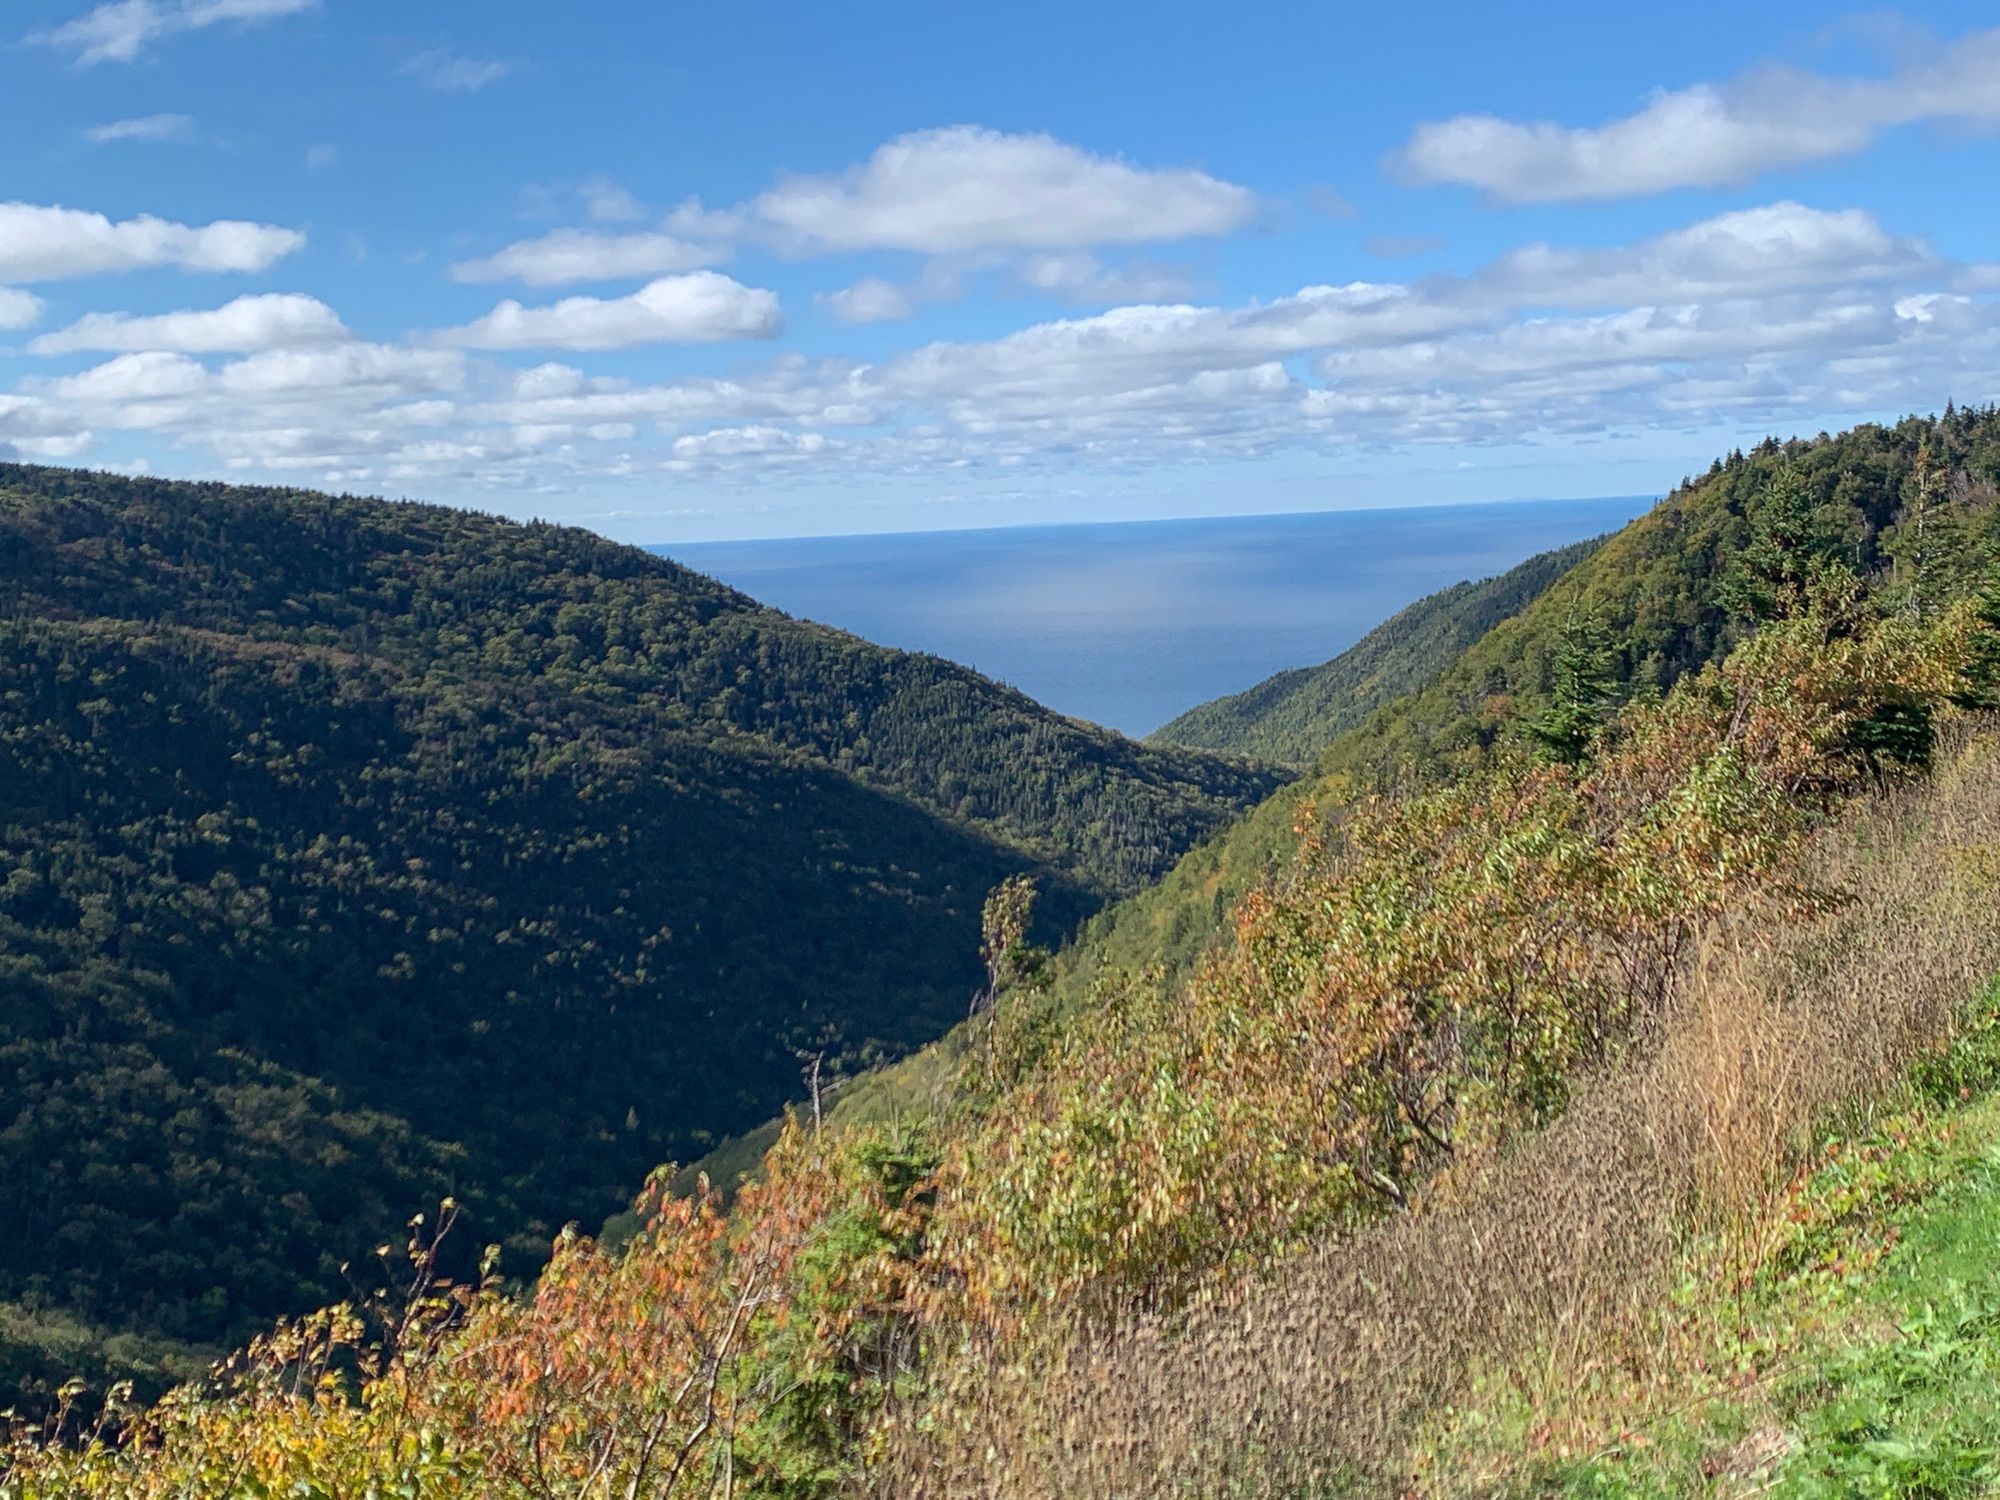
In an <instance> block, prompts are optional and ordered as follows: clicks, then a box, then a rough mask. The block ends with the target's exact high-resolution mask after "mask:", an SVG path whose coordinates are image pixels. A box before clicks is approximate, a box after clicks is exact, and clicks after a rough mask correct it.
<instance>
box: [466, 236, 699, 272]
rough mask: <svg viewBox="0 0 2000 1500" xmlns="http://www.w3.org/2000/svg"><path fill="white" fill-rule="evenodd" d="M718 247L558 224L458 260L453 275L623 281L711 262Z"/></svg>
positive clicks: (672, 237)
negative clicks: (474, 257) (477, 256)
mask: <svg viewBox="0 0 2000 1500" xmlns="http://www.w3.org/2000/svg"><path fill="white" fill-rule="evenodd" d="M720 258H721V257H720V256H719V255H718V253H717V252H715V251H714V250H711V249H708V248H706V247H704V246H701V245H696V244H692V243H690V242H689V241H687V240H683V239H678V238H676V237H675V236H673V235H670V234H597V233H593V232H591V231H589V230H584V229H558V230H556V231H555V232H554V233H552V234H545V235H542V236H541V237H540V238H538V239H532V240H520V241H518V242H516V243H515V244H512V245H509V246H507V247H506V248H505V249H504V250H500V251H498V252H496V253H495V254H493V255H489V256H486V257H485V258H483V259H480V260H463V261H459V262H458V263H457V264H456V265H454V266H453V267H452V268H451V277H452V280H454V281H466V282H482V281H520V282H525V283H526V284H527V285H529V286H564V285H568V284H571V283H574V282H579V281H622V280H626V279H628V278H636V277H641V276H662V275H666V274H668V273H670V272H674V271H692V270H695V269H696V268H697V267H700V266H707V265H713V264H714V263H715V262H716V261H717V260H718V259H720Z"/></svg>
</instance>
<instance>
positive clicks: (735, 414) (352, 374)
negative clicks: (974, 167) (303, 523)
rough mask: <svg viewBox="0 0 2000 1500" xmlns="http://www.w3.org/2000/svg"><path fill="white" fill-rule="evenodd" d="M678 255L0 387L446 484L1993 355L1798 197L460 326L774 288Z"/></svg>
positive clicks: (1157, 437)
mask: <svg viewBox="0 0 2000 1500" xmlns="http://www.w3.org/2000/svg"><path fill="white" fill-rule="evenodd" d="M1030 258H1031V257H1030V256H1026V255H1014V256H1010V257H1007V258H1006V259H1004V260H1003V261H1002V262H1001V263H1000V264H1001V266H1002V268H1003V269H1005V270H1009V271H1011V270H1012V269H1014V268H1015V267H1017V266H1019V265H1021V264H1024V263H1025V262H1026V261H1027V260H1029V259H1030ZM1059 269H1062V268H1059ZM1073 269H1074V272H1075V274H1078V275H1081V274H1083V271H1084V269H1085V268H1082V267H1077V268H1073ZM1050 274H1056V273H1054V272H1052V273H1050ZM690 283H698V284H702V285H705V286H706V287H707V288H708V290H709V292H711V293H713V294H714V295H713V296H712V297H710V298H707V299H705V298H704V297H701V296H691V295H689V294H690V293H691V292H692V291H693V290H694V288H693V287H692V286H691V285H690ZM661 287H670V288H672V289H673V291H672V294H671V295H665V294H663V295H658V296H653V297H648V295H647V293H641V294H639V295H638V296H636V297H632V298H613V299H597V298H587V297H577V298H571V299H569V300H567V301H565V302H560V303H556V304H554V305H552V306H545V307H537V308H527V307H522V306H521V305H520V304H518V303H507V304H502V307H501V308H500V309H498V310H496V314H495V316H494V317H492V318H489V319H483V320H481V322H480V323H477V324H474V325H472V327H471V328H470V329H460V330H455V331H450V332H447V333H446V334H444V335H442V336H441V342H442V343H443V344H444V346H443V347H440V346H439V345H438V344H436V343H434V344H432V345H430V346H426V347H416V348H411V347H392V346H383V345H370V344H361V343H357V342H354V341H352V340H349V341H346V342H340V343H327V344H322V345H313V346H310V347H301V348H285V349H273V350H267V351H263V352H260V353H256V354H252V355H250V356H248V357H245V358H237V359H230V360H220V361H218V360H215V359H203V358H200V357H195V351H194V350H193V349H192V348H191V347H188V348H180V349H150V350H136V349H135V350H129V351H126V352H122V353H120V354H118V356H117V357H116V358H113V359H110V360H107V361H106V362H105V363H103V364H101V365H99V366H97V367H96V368H95V369H93V370H87V371H83V372H80V373H79V374H76V375H70V376H64V377H62V378H60V379H52V378H32V379H28V380H24V381H23V382H21V383H20V385H19V386H18V387H17V388H16V389H15V390H14V391H13V392H12V393H7V394H0V442H7V443H11V444H13V445H14V446H15V447H16V448H18V449H20V450H21V451H24V452H25V451H30V450H29V448H28V446H27V445H29V444H44V445H45V444H50V443H56V444H70V445H77V444H81V443H83V442H85V441H86V439H85V438H84V437H83V436H81V435H83V434H97V435H99V437H100V438H103V437H106V436H107V435H110V434H118V433H125V434H130V433H135V432H150V433H156V434H158V436H157V437H152V438H148V439H147V449H148V451H149V452H150V453H153V454H154V456H155V457H156V458H158V457H160V456H161V454H160V450H159V449H157V448H155V447H154V446H153V445H154V443H156V442H157V443H165V444H168V445H170V446H173V447H176V448H178V449H183V450H195V451H198V452H200V453H203V454H205V455H207V456H208V458H209V459H210V460H212V461H215V462H219V463H221V464H222V465H224V466H226V467H228V468H229V469H231V470H232V471H241V472H244V473H256V472H267V473H270V474H272V475H283V476H286V477H290V478H297V479H304V480H310V481H314V482H319V483H326V484H339V485H343V486H348V487H357V486H364V487H365V486H370V485H379V486H389V485H393V486H396V487H399V488H405V489H415V488H416V487H418V486H434V487H436V488H437V489H438V490H445V489H447V488H448V489H449V490H450V491H451V492H455V493H459V494H469V493H471V492H473V491H474V490H479V489H484V490H487V491H490V492H512V493H515V494H520V493H525V492H529V491H532V490H534V489H537V488H543V487H553V488H567V489H575V488H578V487H580V486H585V485H609V484H614V483H625V482H631V483H635V484H636V483H643V482H645V481H647V480H648V479H651V480H654V481H658V480H660V479H661V478H663V477H672V478H676V479H679V478H686V477H689V476H715V477H719V478H726V479H727V480H729V481H730V482H732V483H733V482H736V481H743V482H750V481H753V480H755V479H756V477H757V476H758V475H760V474H764V473H788V472H800V471H809V472H811V473H813V474H814V475H815V476H821V475H845V476H849V477H857V478H858V477H861V476H868V477H871V478H879V477H896V478H901V479H909V480H912V481H922V482H924V483H926V484H929V483H932V482H934V481H935V480H937V479H938V478H940V477H948V478H949V479H950V480H951V482H952V483H953V484H954V485H956V483H957V481H958V479H959V477H960V476H977V475H980V474H987V475H993V476H1005V475H1007V474H1018V473H1021V472H1023V471H1034V470H1041V471H1047V470H1050V469H1057V468H1062V469H1068V470H1072V471H1074V470H1076V469H1079V468H1095V469H1097V470H1099V471H1104V470H1105V469H1107V468H1129V469H1134V470H1136V469H1139V468H1142V467H1144V466H1148V465H1157V464H1165V463H1175V464H1184V463H1198V462H1207V461H1211V460H1232V459H1238V458H1245V457H1256V456H1265V455H1270V454H1274V453H1279V452H1284V451H1287V450H1302V451H1307V452H1312V453H1316V454H1322V455H1324V454H1346V453H1352V452H1355V451H1357V450H1365V449H1370V448H1405V447H1409V446H1412V445H1423V444H1451V445H1454V446H1455V448H1456V449H1457V450H1458V451H1457V452H1455V453H1454V455H1453V457H1454V458H1455V459H1457V458H1462V457H1463V456H1464V454H1465V453H1466V452H1467V451H1469V450H1470V449H1471V448H1472V447H1474V446H1476V445H1479V444H1509V445H1520V444H1534V443H1548V442H1559V441H1561V442H1567V441H1573V440H1577V439H1596V438H1600V437H1603V436H1604V435H1606V434H1607V433H1625V432H1633V431H1638V430H1643V429H1647V428H1652V429H1663V430H1673V431H1684V430H1686V429H1688V428H1691V427H1697V426H1706V425H1714V424H1716V423H1727V424H1728V425H1731V426H1736V427H1751V428H1756V427H1764V428H1769V429H1776V430H1783V429H1785V428H1787V427H1806V428H1808V429H1810V428H1812V427H1819V426H1831V425H1836V423H1837V422H1838V421H1839V419H1840V418H1841V417H1843V416H1845V417H1848V418H1850V419H1851V418H1855V417H1863V416H1873V415H1878V414H1881V413H1884V412H1892V411H1896V410H1911V409H1915V410H1921V409H1924V408H1926V407H1932V406H1936V405H1938V404H1941V403H1942V401H1943V400H1944V399H1945V397H1947V396H1951V395H1957V396H1959V397H1960V398H1961V399H1967V398H1970V399H1980V393H1982V392H1985V391H1989V390H1991V389H1993V388H1994V386H1995V384H1996V383H2000V301H1997V300H1996V296H1995V294H1996V292H2000V268H1996V267H1994V266H1989V265H1968V264H1964V263H1961V262H1956V261H1952V260H1950V259H1949V258H1947V257H1945V256H1944V255H1942V254H1941V253H1940V252H1939V251H1937V250H1936V249H1935V248H1934V247H1932V246H1931V245H1929V244H1928V243H1926V242H1924V241H1922V240H1918V239H1912V238H1909V237H1906V236H1902V235H1898V234H1895V233H1892V232H1891V231H1890V230H1888V229H1886V228H1885V227H1884V226H1883V225H1881V224H1880V223H1878V222H1877V221H1876V220H1875V219H1873V218H1871V217H1870V216H1868V215H1866V214H1862V213H1858V212H1853V211H1848V212H1829V211H1825V210H1818V209H1812V208H1807V207H1803V206H1801V205H1798V204H1794V203H1778V204H1773V205H1770V206H1768V207H1765V208H1759V209H1752V210H1746V211H1742V212H1738V213H1729V214H1720V215H1716V216H1713V217H1711V218H1709V219H1706V220H1703V221H1701V222H1699V223H1695V224H1691V225H1688V226H1686V227H1685V228H1681V229H1677V230H1673V231H1671V232H1669V233H1665V234H1660V235H1655V236H1652V237H1650V238H1647V239H1642V240H1638V241H1635V242H1633V243H1631V244H1628V245H1623V246H1616V247H1611V248H1591V249H1581V250H1580V249H1572V248H1568V247H1563V246H1556V245H1530V246H1525V247H1522V248H1520V249H1518V250H1515V251H1512V252H1510V253H1508V254H1506V255H1503V256H1500V257H1498V258H1497V259H1495V260H1494V261H1493V262H1491V263H1490V264H1488V265H1487V266H1485V267H1483V268H1481V269H1478V270H1475V271H1473V272H1470V273H1468V274H1464V275H1456V276H1426V277H1420V278H1417V279H1413V280H1410V281H1407V282H1401V283H1398V282H1356V283H1350V284H1348V285H1344V286H1309V287H1304V288H1301V289H1300V290H1298V291H1296V292H1293V293H1291V294H1290V295H1287V296H1282V297H1277V298H1273V299H1271V300H1268V301H1262V302H1251V303H1239V304H1234V305H1200V304H1197V303H1194V302H1189V301H1176V302H1166V303H1159V304H1150V305H1138V306H1126V307H1118V308H1113V309H1111V310H1109V311H1106V312H1102V313H1098V314H1096V315H1094V316H1088V317H1070V318H1062V319H1054V320H1050V321H1045V322H1040V323H1036V324H1033V325H1031V326H1028V327H1024V328H1020V329H1018V330H1016V331H1014V332H1012V333H1009V334H1007V335H1006V336H1004V337H1000V338H993V339H980V340H963V341H949V342H939V343H932V344H928V345H925V346H923V347H920V348H913V349H909V350H907V351H906V352H903V353H900V354H895V355H891V356H889V357H886V358H881V359H876V360H870V361H854V360H845V359H836V358H827V357H806V356H803V355H799V354H784V355H780V356H778V357H775V358H772V359H768V360H765V361H762V362H761V363H759V364H756V365H746V366H743V367H740V368H737V369H735V370H733V371H731V372H730V373H728V374H715V373H706V374H690V375H687V376H685V377H681V378H676V379H670V380H660V381H655V382H645V381H638V380H632V379H628V378H625V377H622V376H617V375H610V374H606V373H603V372H602V371H601V370H596V369H593V368H591V366H590V362H589V361H588V360H587V359H585V358H582V357H574V358H567V359H566V360H565V361H564V362H562V363H553V362H552V363H546V364H540V365H535V366H533V367H532V368H526V369H519V370H515V369H511V368H505V367H503V365H502V363H501V362H500V361H492V360H483V359H477V358H473V357H468V355H466V354H465V353H462V352H460V351H459V350H457V349H454V348H451V347H449V344H450V343H452V342H456V343H461V344H466V345H470V346H473V347H491V348H498V349H512V348H519V347H533V346H537V345H547V346H549V347H553V348H572V349H578V350H583V349H591V348H622V347H626V346H628V345H630V344H632V343H635V342H649V341H654V340H658V339H664V338H673V339H682V340H686V339H691V338H704V337H727V336H743V335H744V334H745V332H746V331H748V332H755V331H759V330H761V329H762V328H764V327H766V326H768V324H774V323H775V320H776V315H777V309H776V302H775V299H774V298H772V299H770V300H769V302H768V303H766V304H762V306H761V310H760V309H759V305H758V304H757V301H756V299H759V298H768V297H769V294H768V293H758V292H755V291H753V290H752V289H750V288H746V287H742V286H739V285H738V284H737V283H735V282H732V281H730V280H729V279H728V278H727V277H724V276H720V275H717V274H715V273H713V272H705V273H694V274H692V275H690V276H685V277H677V278H667V279H666V280H665V281H664V282H661V283H655V288H661ZM655 288H649V289H648V292H652V291H654V289H655ZM899 290H904V291H908V292H910V294H911V295H921V294H922V292H923V288H922V286H921V285H918V286H916V287H915V288H914V289H910V288H899ZM243 300H244V301H245V302H249V301H251V300H252V299H243ZM216 311H217V312H218V313H220V312H222V311H223V309H217V310H216ZM503 314H504V315H505V316H502V315H503ZM190 316H196V317H199V316H204V315H200V314H194V315H190ZM133 321H137V320H133ZM718 329H722V330H727V331H725V332H718ZM119 336H120V337H123V336H124V335H123V334H122V333H121V334H120V335H119ZM110 341H111V340H110V337H109V336H107V337H106V338H105V339H104V342H106V343H109V342H110ZM182 342H183V344H187V345H192V343H193V342H194V340H193V339H191V338H189V339H184V340H182ZM33 451H37V452H40V451H45V450H44V449H41V448H37V449H35V450H33ZM967 482H968V483H971V482H973V480H972V479H970V478H968V479H967ZM996 482H999V481H997V480H996Z"/></svg>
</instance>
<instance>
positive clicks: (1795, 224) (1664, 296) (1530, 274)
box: [1425, 202, 1937, 308]
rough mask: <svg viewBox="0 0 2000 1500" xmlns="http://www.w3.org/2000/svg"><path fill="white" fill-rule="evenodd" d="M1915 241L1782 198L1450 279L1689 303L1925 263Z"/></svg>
mask: <svg viewBox="0 0 2000 1500" xmlns="http://www.w3.org/2000/svg"><path fill="white" fill-rule="evenodd" d="M1936 265H1937V256H1936V255H1935V253H1934V252H1932V251H1931V250H1930V249H1929V248H1928V247H1927V246H1925V245H1924V244H1923V243H1922V242H1920V241H1917V240H1912V239H1906V238H1897V237H1895V236H1893V235H1891V234H1889V233H1888V232H1887V231H1886V230H1884V229H1883V228H1882V226H1881V224H1880V223H1878V222H1877V221H1876V220H1875V218H1874V217H1873V216H1872V215H1870V214H1867V213H1864V212H1863V211H1862V210H1860V209H1846V210H1841V211H1827V210H1823V209H1815V208H1808V207H1806V206H1804V205H1803V204H1799V203H1792V202H1784V203H1774V204H1770V205H1767V206H1765V207H1762V208H1751V209H1743V210H1739V211H1736V212H1732V213H1724V214H1718V215H1716V216H1715V217H1713V218H1709V219H1704V220H1702V221H1701V222H1699V223H1697V224H1692V225H1689V226H1688V227H1687V228H1685V229H1677V230H1671V231H1669V232H1667V233H1665V234H1660V235H1655V236H1654V237H1652V238H1651V239H1647V240H1641V241H1639V242H1638V243H1637V244H1635V245H1629V246H1621V247H1618V248H1615V249H1609V250H1569V249H1562V248H1558V247H1556V246H1551V245H1545V244H1536V245H1527V246H1523V247H1522V248H1521V249H1518V250H1513V251H1509V252H1508V253H1507V254H1505V255H1502V256H1501V257H1499V258H1498V259H1497V260H1495V261H1493V262H1492V263H1491V264H1490V265H1488V266H1487V267H1485V269H1483V270H1482V271H1480V272H1479V273H1478V274H1477V275H1476V276H1474V277H1472V278H1470V279H1468V280H1464V281H1458V282H1456V283H1454V280H1453V279H1452V278H1439V279H1438V280H1436V281H1433V282H1430V283H1426V284H1425V285H1428V286H1431V287H1433V288H1437V287H1445V286H1451V285H1454V284H1456V285H1458V286H1460V287H1464V288H1469V289H1470V290H1471V292H1472V293H1473V294H1474V295H1477V296H1479V297H1483V298H1498V299H1501V300H1503V301H1505V302H1507V303H1509V304H1514V305H1520V304H1525V305H1551V306H1562V307H1570V308H1577V307H1602V306H1612V305H1617V304H1620V303H1626V304H1629V303H1633V302H1651V303H1659V302H1695V301H1702V300H1712V299H1717V298H1729V297H1741V296H1745V295H1749V294H1752V293H1755V292H1759V291H1764V290H1774V291H1776V290H1797V289H1800V288H1803V287H1808V286H1824V285H1828V284H1831V283H1836V282H1843V283H1851V282H1863V281H1879V280H1883V279H1885V278H1892V277H1898V276H1908V275H1911V274H1913V273H1921V272H1923V271H1925V270H1927V269H1933V268H1935V266H1936Z"/></svg>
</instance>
